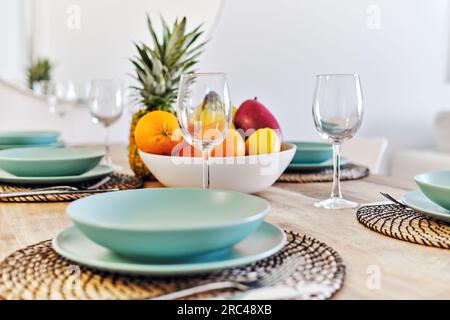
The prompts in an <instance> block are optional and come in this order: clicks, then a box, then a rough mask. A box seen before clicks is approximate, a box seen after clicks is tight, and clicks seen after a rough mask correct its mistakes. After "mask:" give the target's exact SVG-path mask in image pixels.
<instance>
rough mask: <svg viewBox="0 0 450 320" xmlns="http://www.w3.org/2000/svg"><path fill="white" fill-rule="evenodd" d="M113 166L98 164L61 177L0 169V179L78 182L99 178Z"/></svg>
mask: <svg viewBox="0 0 450 320" xmlns="http://www.w3.org/2000/svg"><path fill="white" fill-rule="evenodd" d="M113 171H114V169H113V168H111V167H110V166H106V165H98V166H97V167H95V168H94V169H92V170H90V171H88V172H85V173H83V174H80V175H77V176H61V177H18V176H15V175H13V174H10V173H8V172H6V171H4V170H1V169H0V181H1V182H6V183H14V184H19V185H52V184H62V183H64V184H65V183H78V182H83V181H89V180H94V179H100V178H103V177H105V176H107V175H110V174H111V173H112V172H113Z"/></svg>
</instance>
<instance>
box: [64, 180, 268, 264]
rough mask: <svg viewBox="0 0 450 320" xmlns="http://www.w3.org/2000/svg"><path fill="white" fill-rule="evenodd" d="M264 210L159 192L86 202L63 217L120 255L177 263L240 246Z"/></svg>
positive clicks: (258, 203) (217, 197)
mask: <svg viewBox="0 0 450 320" xmlns="http://www.w3.org/2000/svg"><path fill="white" fill-rule="evenodd" d="M269 208H270V207H269V204H268V203H267V201H266V200H264V199H262V198H260V197H257V196H252V195H248V194H245V193H240V192H233V191H225V190H203V189H181V188H180V189H178V188H160V189H140V190H126V191H118V192H110V193H104V194H99V195H95V196H91V197H87V198H84V199H80V200H77V201H74V202H72V203H71V204H70V205H69V206H68V207H67V208H66V212H67V214H68V215H69V217H70V218H71V219H72V220H73V222H74V223H75V225H76V226H77V227H78V228H79V229H80V231H81V232H83V233H84V234H85V235H86V236H87V237H88V238H89V239H91V240H92V241H94V242H96V243H98V244H100V245H102V246H104V247H106V248H109V249H110V250H112V251H114V252H118V253H120V254H121V255H124V256H131V257H140V258H146V259H147V258H158V259H180V258H185V257H192V256H194V255H199V254H205V253H208V252H212V251H215V250H219V249H224V248H228V247H231V246H233V245H235V244H236V243H238V242H239V241H242V240H243V239H244V238H245V237H247V236H248V235H249V234H251V233H252V232H253V231H255V230H256V229H257V228H258V226H259V225H260V224H261V223H262V221H263V219H264V217H265V216H266V215H267V214H268V213H269Z"/></svg>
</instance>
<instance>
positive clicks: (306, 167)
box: [286, 158, 348, 171]
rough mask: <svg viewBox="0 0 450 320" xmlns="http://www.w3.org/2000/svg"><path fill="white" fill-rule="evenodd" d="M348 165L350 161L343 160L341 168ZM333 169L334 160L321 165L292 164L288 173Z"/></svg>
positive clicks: (288, 168)
mask: <svg viewBox="0 0 450 320" xmlns="http://www.w3.org/2000/svg"><path fill="white" fill-rule="evenodd" d="M347 164H348V160H347V159H345V158H341V167H342V166H345V165H347ZM332 167H333V159H330V160H326V161H323V162H320V163H292V162H291V163H290V164H289V166H288V167H287V169H286V171H313V170H320V169H327V168H332Z"/></svg>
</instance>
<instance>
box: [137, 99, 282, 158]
mask: <svg viewBox="0 0 450 320" xmlns="http://www.w3.org/2000/svg"><path fill="white" fill-rule="evenodd" d="M134 138H135V141H136V146H137V147H138V148H139V149H140V150H142V151H144V152H146V153H152V154H159V155H171V156H190V157H193V156H201V152H200V150H198V149H197V148H194V147H192V146H190V145H189V144H188V143H187V142H186V141H185V140H184V139H183V136H182V134H181V131H180V128H179V125H178V121H177V118H176V116H175V115H173V114H172V113H170V112H167V111H162V110H157V111H151V112H149V113H147V114H146V115H144V116H143V117H142V118H140V120H139V121H138V123H137V125H136V128H135V131H134ZM282 141H283V137H282V133H281V129H280V126H279V124H278V121H277V120H276V118H275V117H274V116H273V114H272V113H271V112H270V111H269V110H268V109H267V108H266V107H265V106H264V105H263V104H262V103H260V102H259V101H258V100H257V99H256V98H255V99H251V100H246V101H244V102H243V103H242V104H241V106H240V107H239V108H238V109H237V108H236V107H234V108H233V121H232V124H231V128H230V129H229V131H228V134H227V137H226V138H225V139H224V140H223V142H222V143H221V144H219V145H217V146H216V147H215V148H214V149H213V150H212V152H211V156H213V157H237V156H245V155H258V154H268V153H275V152H280V150H281V144H282Z"/></svg>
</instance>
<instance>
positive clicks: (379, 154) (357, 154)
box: [341, 138, 388, 174]
mask: <svg viewBox="0 0 450 320" xmlns="http://www.w3.org/2000/svg"><path fill="white" fill-rule="evenodd" d="M387 145H388V141H387V139H385V138H360V139H358V138H356V139H351V140H348V141H346V142H345V143H343V144H342V150H341V154H342V156H343V157H345V158H347V159H349V160H350V161H351V162H352V163H357V164H360V165H363V166H366V167H367V168H369V169H370V172H371V173H375V174H379V173H381V172H382V171H383V167H384V155H385V152H386V148H387Z"/></svg>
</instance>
